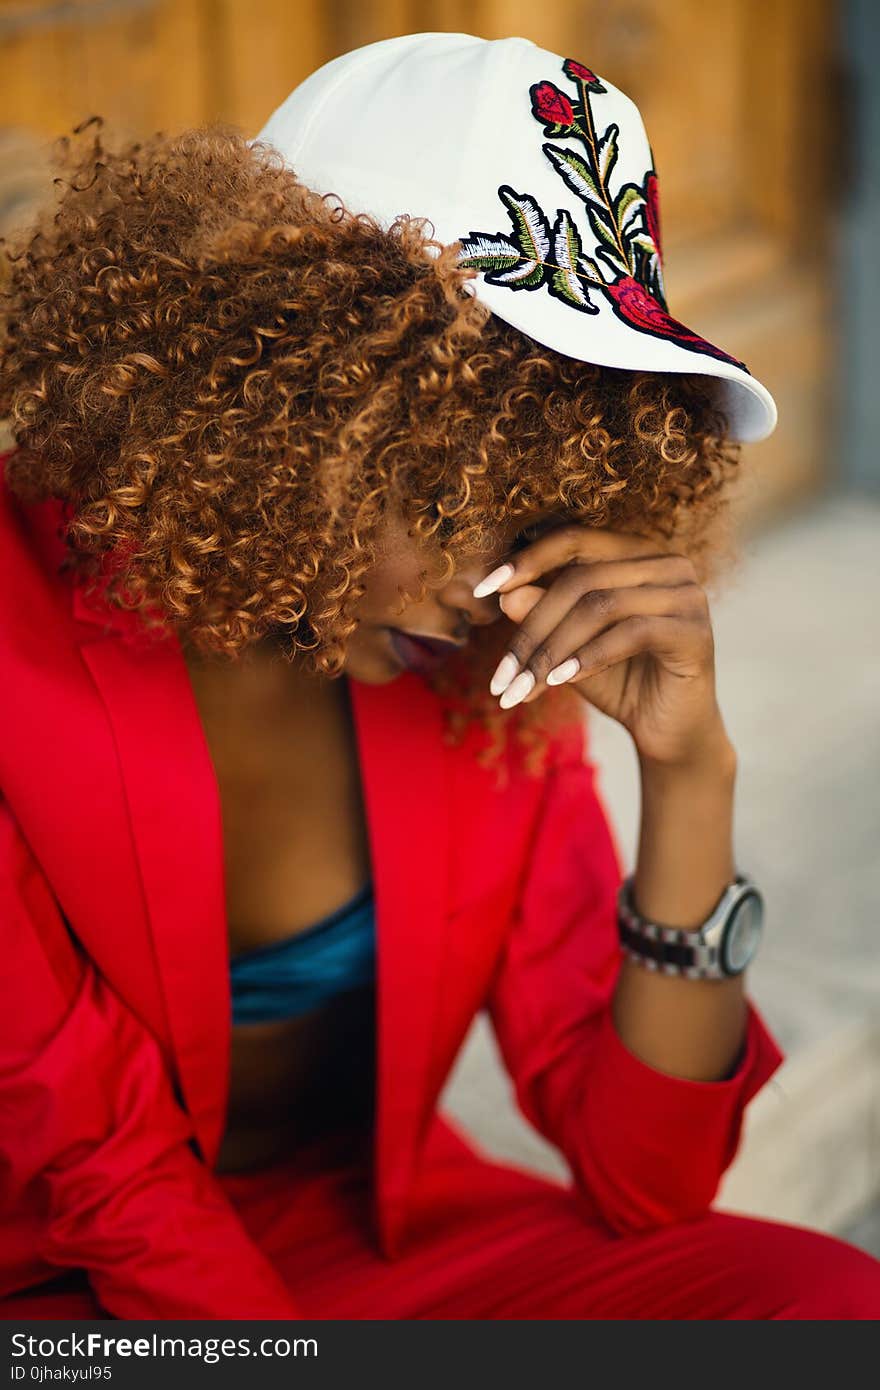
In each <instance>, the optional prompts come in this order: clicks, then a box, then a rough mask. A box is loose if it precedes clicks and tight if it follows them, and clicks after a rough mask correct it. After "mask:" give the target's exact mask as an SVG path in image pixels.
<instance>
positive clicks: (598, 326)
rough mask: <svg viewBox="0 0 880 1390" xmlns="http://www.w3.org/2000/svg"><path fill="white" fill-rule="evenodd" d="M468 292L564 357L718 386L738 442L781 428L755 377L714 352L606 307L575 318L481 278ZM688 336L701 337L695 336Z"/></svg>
mask: <svg viewBox="0 0 880 1390" xmlns="http://www.w3.org/2000/svg"><path fill="white" fill-rule="evenodd" d="M468 288H469V289H470V291H471V292H472V293H473V294H474V295H475V296H476V297H477V299H479V300H480V301H481V302H482V303H484V304H485V305H486V307H487V308H488V309H490V310H491V311H492V313H493V314H496V315H497V317H498V318H501V319H504V321H505V322H506V323H509V324H511V325H512V326H513V327H514V328H518V329H519V330H520V331H521V332H522V333H525V334H527V336H528V337H530V338H533V339H534V340H535V342H537V343H540V344H541V345H542V346H543V347H547V348H551V349H552V350H553V351H555V352H559V353H562V355H563V356H565V357H573V358H575V359H576V360H577V361H580V362H594V363H596V364H597V365H598V366H603V367H617V368H620V369H623V370H629V371H646V372H687V373H699V374H701V375H704V376H706V377H708V378H710V379H711V380H712V381H713V382H714V383H717V385H716V388H715V395H716V398H717V403H718V408H719V409H720V410H721V411H722V412H723V414H724V415H725V417H726V419H727V422H728V430H729V434H730V438H731V439H733V440H736V441H739V442H741V443H744V444H752V443H756V442H757V441H759V440H761V439H766V438H767V436H768V435H769V434H771V433H772V432H773V430H774V428H775V426H776V422H777V409H776V402H775V401H774V399H773V397H772V396H771V394H770V392H769V391H768V390H767V388H766V386H764V385H763V384H762V383H761V382H760V381H758V380H757V379H756V378H755V377H753V376H752V375H751V373H750V372H748V371H744V370H743V369H742V368H741V367H737V366H735V365H734V363H732V362H727V361H721V360H720V359H719V358H717V357H714V356H712V355H710V353H709V352H705V351H700V352H694V351H691V350H690V349H688V348H685V347H681V346H680V345H679V344H678V343H676V342H675V341H673V340H672V339H671V338H669V339H667V338H661V337H658V336H657V335H656V334H654V333H647V332H641V331H640V330H639V329H637V328H634V327H631V326H630V325H629V324H626V323H623V322H621V320H620V319H619V318H618V317H617V315H616V314H615V313H614V311H613V310H612V309H611V307H610V306H609V305H607V303H601V304H600V306H599V312H598V313H595V314H589V315H588V314H578V313H573V312H572V310H571V308H570V307H568V306H566V305H562V304H559V303H558V301H555V300H553V299H551V298H550V297H549V296H548V295H547V294H546V292H545V293H544V294H542V295H537V294H534V293H532V292H530V291H527V290H519V291H516V292H512V291H511V290H510V288H509V287H508V286H502V285H491V284H487V283H486V281H485V279H484V277H483V276H482V275H479V276H477V277H476V278H475V279H474V280H472V281H470V282H469V286H468ZM598 298H600V299H602V298H603V297H602V296H601V295H600V296H598ZM688 331H693V333H694V336H698V335H697V334H696V331H695V330H688ZM706 346H707V348H714V347H715V344H711V343H706ZM716 350H717V351H723V349H716Z"/></svg>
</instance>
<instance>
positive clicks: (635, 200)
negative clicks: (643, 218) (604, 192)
mask: <svg viewBox="0 0 880 1390" xmlns="http://www.w3.org/2000/svg"><path fill="white" fill-rule="evenodd" d="M644 205H645V199H644V195H643V193H642V190H641V189H640V188H639V187H638V185H637V184H635V183H625V184H624V186H623V188H622V189H621V190H620V192H619V193H618V195H617V198H616V199H615V202H614V216H615V217H616V218H617V225H618V227H619V228H620V233H621V236H627V235H628V234H629V233H630V232H631V231H633V230H634V229H635V227H636V226H637V225H638V217H639V213H640V211H641V209H642V208H643V207H644Z"/></svg>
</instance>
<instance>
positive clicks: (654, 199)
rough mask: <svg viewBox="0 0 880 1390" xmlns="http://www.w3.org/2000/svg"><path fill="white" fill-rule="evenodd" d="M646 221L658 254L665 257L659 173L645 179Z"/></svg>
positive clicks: (649, 234)
mask: <svg viewBox="0 0 880 1390" xmlns="http://www.w3.org/2000/svg"><path fill="white" fill-rule="evenodd" d="M645 221H646V223H647V225H648V236H649V237H650V238H651V240H652V241H653V243H654V245H655V246H656V247H657V255H658V256H659V257H660V259H661V260H662V259H663V251H662V248H661V245H660V196H659V190H658V188H657V175H656V174H653V173H651V174H649V175H648V177H647V179H646V180H645Z"/></svg>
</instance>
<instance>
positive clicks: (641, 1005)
mask: <svg viewBox="0 0 880 1390" xmlns="http://www.w3.org/2000/svg"><path fill="white" fill-rule="evenodd" d="M640 772H641V788H642V813H641V829H640V835H639V848H638V857H637V862H636V870H635V882H634V896H635V902H636V906H637V908H638V910H639V911H640V912H641V913H642V914H644V915H645V916H646V917H649V918H651V919H652V920H654V921H657V922H660V923H662V924H664V925H666V926H676V927H682V928H684V929H694V928H698V927H699V926H700V924H701V923H702V922H703V921H704V920H705V919H706V917H707V916H708V915H709V913H710V912H711V911H712V908H713V907H714V906H715V904H716V903H717V902H718V899H719V898H720V897H721V894H722V892H723V891H724V889H725V887H726V886H727V884H728V883H729V882H730V881H731V879H732V878H733V876H734V872H735V868H734V855H733V802H734V785H735V781H736V754H735V750H734V749H733V746H732V744H731V743H730V741H729V739H728V738H727V735H726V732H725V730H724V727H723V724H722V723H721V720H720V717H719V722H718V728H717V730H716V731H715V732H714V733H713V736H712V737H711V738H710V739H709V740H707V742H706V745H705V747H704V750H703V752H702V753H701V754H700V756H699V757H698V758H696V759H694V760H693V761H691V762H690V763H688V764H687V765H682V766H677V765H667V764H654V763H651V762H650V761H648V760H646V759H641V760H640ZM612 1016H613V1019H614V1024H615V1027H616V1029H617V1031H618V1033H619V1035H620V1037H621V1039H622V1041H623V1042H624V1043H625V1044H626V1046H627V1047H628V1048H629V1049H630V1051H632V1052H633V1053H634V1054H635V1055H636V1056H637V1057H639V1058H641V1060H642V1061H644V1062H646V1063H648V1065H649V1066H653V1067H656V1068H657V1069H658V1070H660V1071H664V1072H668V1073H670V1074H672V1075H675V1076H684V1077H689V1078H691V1079H693V1080H698V1081H713V1080H720V1079H722V1078H724V1077H726V1076H728V1075H729V1074H730V1073H731V1071H732V1069H733V1068H734V1066H735V1065H736V1062H737V1058H738V1056H739V1052H740V1049H741V1047H742V1044H743V1039H744V1030H745V1020H746V1000H745V987H744V975H736V976H731V977H730V978H729V979H726V980H691V979H686V978H680V977H676V976H669V975H663V974H661V973H660V972H659V971H649V970H646V969H645V968H644V966H642V965H640V964H639V963H638V962H637V961H634V960H631V959H630V958H629V957H628V956H627V957H624V958H623V960H622V962H621V969H620V977H619V980H618V983H617V987H616V990H615V994H614V999H613V1005H612Z"/></svg>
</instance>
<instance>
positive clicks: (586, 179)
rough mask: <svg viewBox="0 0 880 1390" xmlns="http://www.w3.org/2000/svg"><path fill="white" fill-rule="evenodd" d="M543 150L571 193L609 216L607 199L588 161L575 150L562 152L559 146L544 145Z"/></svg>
mask: <svg viewBox="0 0 880 1390" xmlns="http://www.w3.org/2000/svg"><path fill="white" fill-rule="evenodd" d="M543 149H544V153H545V155H546V156H547V158H548V159H549V160H550V163H551V164H552V165H553V168H554V169H555V170H556V172H557V174H561V175H562V177H563V179H564V180H565V182H566V183H567V184H568V186H569V188H570V189H571V191H572V192H573V193H576V194H577V195H578V197H579V198H583V200H584V202H585V203H586V204H587V206H588V207H596V208H601V209H602V211H603V212H604V213H605V215H606V216H607V211H608V210H607V208H606V206H605V199H604V198H603V197H602V194H601V191H600V189H599V186H598V184H597V182H596V179H595V176H594V173H593V171H592V170H591V169H590V167H589V166H588V165H587V163H586V161H585V160H583V159H581V157H580V155H579V154H575V153H574V151H573V150H562V149H560V148H559V146H558V145H544V147H543Z"/></svg>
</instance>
